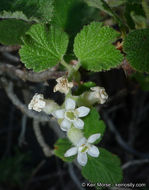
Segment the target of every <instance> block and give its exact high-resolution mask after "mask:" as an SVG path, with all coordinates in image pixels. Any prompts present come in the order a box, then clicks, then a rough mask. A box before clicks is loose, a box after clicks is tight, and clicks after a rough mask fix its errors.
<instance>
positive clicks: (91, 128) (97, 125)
mask: <svg viewBox="0 0 149 190" xmlns="http://www.w3.org/2000/svg"><path fill="white" fill-rule="evenodd" d="M82 119H83V121H84V129H83V132H84V136H85V137H86V138H88V137H89V136H91V135H92V134H95V133H100V134H101V135H103V134H104V131H105V128H106V126H105V123H104V121H103V120H100V115H99V113H98V112H97V110H96V109H95V108H92V109H91V110H90V113H89V115H87V116H86V117H85V118H82ZM99 140H100V139H99ZM99 140H98V141H96V143H97V142H99Z"/></svg>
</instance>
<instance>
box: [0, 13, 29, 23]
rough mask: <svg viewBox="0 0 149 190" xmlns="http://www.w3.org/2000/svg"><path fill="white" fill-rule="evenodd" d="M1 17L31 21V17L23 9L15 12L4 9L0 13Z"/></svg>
mask: <svg viewBox="0 0 149 190" xmlns="http://www.w3.org/2000/svg"><path fill="white" fill-rule="evenodd" d="M0 18H3V19H18V20H24V21H29V19H28V18H27V17H26V15H25V14H24V13H23V12H22V11H15V12H8V11H2V12H1V13H0Z"/></svg>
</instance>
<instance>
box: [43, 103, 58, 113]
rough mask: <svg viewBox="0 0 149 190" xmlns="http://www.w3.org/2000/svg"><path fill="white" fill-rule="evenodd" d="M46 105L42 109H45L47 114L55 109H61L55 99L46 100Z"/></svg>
mask: <svg viewBox="0 0 149 190" xmlns="http://www.w3.org/2000/svg"><path fill="white" fill-rule="evenodd" d="M45 102H46V106H45V107H44V108H43V110H42V111H44V112H45V113H47V114H52V113H53V111H55V110H57V109H60V106H59V105H58V104H57V103H56V102H55V101H53V100H45Z"/></svg>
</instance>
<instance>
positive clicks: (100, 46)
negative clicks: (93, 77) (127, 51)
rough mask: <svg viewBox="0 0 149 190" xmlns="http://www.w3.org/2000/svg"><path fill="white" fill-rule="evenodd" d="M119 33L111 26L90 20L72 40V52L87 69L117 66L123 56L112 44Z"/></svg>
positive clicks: (99, 69) (106, 68)
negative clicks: (73, 40)
mask: <svg viewBox="0 0 149 190" xmlns="http://www.w3.org/2000/svg"><path fill="white" fill-rule="evenodd" d="M118 35H119V33H117V32H116V31H115V30H113V29H112V28H109V27H107V26H102V24H101V23H98V22H92V23H91V24H90V25H88V26H84V28H83V30H82V31H81V32H80V33H79V34H77V36H76V38H75V42H74V53H75V55H76V56H77V57H78V58H79V61H80V62H81V64H82V67H84V68H85V69H87V70H90V71H102V70H109V69H111V68H114V67H117V66H118V65H119V64H120V63H121V61H122V59H123V56H122V54H121V53H120V51H119V50H116V48H115V47H114V46H113V45H112V42H114V41H115V40H116V38H117V37H118Z"/></svg>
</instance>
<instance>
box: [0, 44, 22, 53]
mask: <svg viewBox="0 0 149 190" xmlns="http://www.w3.org/2000/svg"><path fill="white" fill-rule="evenodd" d="M19 48H20V46H19V45H16V46H0V52H12V51H17V50H18V49H19Z"/></svg>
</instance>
